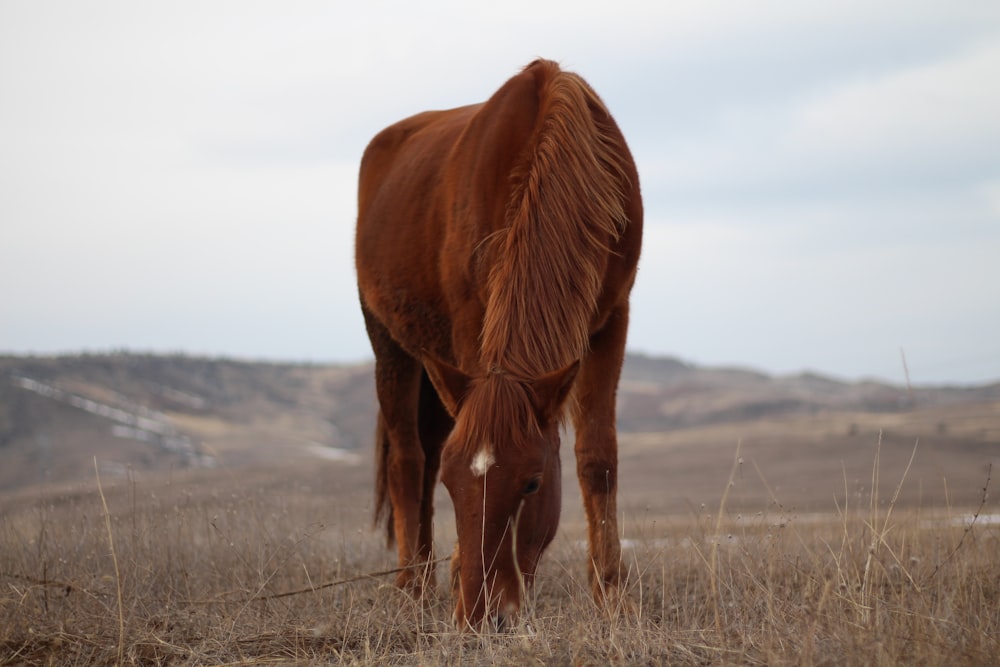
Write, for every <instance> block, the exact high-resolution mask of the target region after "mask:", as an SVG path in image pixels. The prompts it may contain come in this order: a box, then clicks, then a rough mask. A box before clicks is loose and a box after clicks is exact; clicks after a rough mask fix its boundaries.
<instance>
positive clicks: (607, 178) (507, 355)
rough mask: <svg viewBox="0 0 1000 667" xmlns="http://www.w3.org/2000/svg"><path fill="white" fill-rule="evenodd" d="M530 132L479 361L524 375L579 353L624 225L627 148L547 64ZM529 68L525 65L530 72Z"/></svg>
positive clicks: (579, 88)
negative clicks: (533, 127)
mask: <svg viewBox="0 0 1000 667" xmlns="http://www.w3.org/2000/svg"><path fill="white" fill-rule="evenodd" d="M535 65H539V66H541V67H542V68H545V69H546V70H547V71H546V72H545V73H544V76H545V78H544V80H542V81H541V83H540V84H539V85H540V88H539V96H540V103H539V108H540V112H539V119H538V121H537V124H536V128H535V134H534V135H533V137H532V138H531V139H530V140H529V142H528V146H529V147H528V148H527V149H526V150H525V151H523V153H522V160H521V161H520V162H519V163H518V164H515V165H514V167H513V169H512V170H511V173H510V182H511V197H510V200H509V202H508V205H507V208H506V211H507V212H506V220H505V223H506V234H505V236H502V237H499V238H495V239H494V240H493V241H492V242H493V243H497V244H498V246H497V250H498V252H497V253H496V258H497V259H496V261H495V263H494V265H493V267H492V269H491V271H490V275H489V288H488V294H489V296H488V301H487V304H486V313H485V316H484V320H483V330H482V339H481V351H482V357H483V360H484V361H485V362H486V363H488V364H491V365H492V364H496V365H500V366H503V367H505V368H508V369H512V370H514V371H516V372H519V373H522V374H525V375H529V376H530V375H538V374H539V373H542V372H546V371H550V370H553V369H556V368H560V367H563V366H565V365H566V364H568V363H570V362H571V361H572V360H574V359H578V358H580V357H581V356H583V354H584V353H585V352H586V350H587V345H588V338H589V333H590V332H589V327H590V322H591V319H592V317H593V315H594V312H595V311H596V308H597V300H598V298H599V296H600V292H601V287H602V281H603V278H604V273H605V270H606V267H607V264H608V259H609V256H610V255H611V253H612V252H613V247H614V244H615V243H616V242H617V241H618V239H619V238H620V237H621V234H622V233H623V232H624V229H625V225H626V222H627V216H626V213H625V195H624V193H623V188H624V187H625V186H626V184H627V182H628V177H627V175H626V168H625V160H626V159H627V149H624V147H623V144H622V142H621V139H620V137H619V135H618V134H617V132H616V131H615V129H614V126H613V123H612V122H611V121H610V116H608V114H607V111H606V110H605V108H604V106H603V103H602V102H601V101H600V99H599V98H598V97H597V95H596V93H594V92H593V90H591V89H590V87H589V86H588V85H587V84H586V83H585V82H584V81H583V80H582V79H581V78H580V77H578V76H576V75H575V74H571V73H567V72H561V71H559V70H558V68H557V66H556V65H555V64H554V63H546V62H542V63H540V64H539V63H535ZM529 67H531V66H529Z"/></svg>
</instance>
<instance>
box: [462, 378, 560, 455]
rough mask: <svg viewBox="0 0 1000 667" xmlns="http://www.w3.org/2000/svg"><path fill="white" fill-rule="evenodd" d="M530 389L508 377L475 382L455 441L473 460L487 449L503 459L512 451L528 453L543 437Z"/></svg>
mask: <svg viewBox="0 0 1000 667" xmlns="http://www.w3.org/2000/svg"><path fill="white" fill-rule="evenodd" d="M532 399H533V396H532V391H531V389H530V387H529V386H528V385H527V384H526V383H525V382H523V381H521V380H519V379H518V378H516V377H514V376H511V375H509V374H506V373H491V374H489V375H486V376H485V377H482V378H479V379H478V380H476V381H475V384H474V386H473V387H472V389H471V390H470V391H469V394H468V396H467V397H466V399H465V402H464V403H463V404H462V417H461V418H460V419H459V420H458V421H457V422H456V423H455V428H454V431H453V433H452V436H451V437H452V440H453V441H454V442H456V443H459V446H461V447H462V448H463V450H464V452H465V454H466V455H467V456H469V457H470V458H473V457H474V456H475V455H476V454H478V452H480V451H481V450H482V448H483V447H489V448H490V454H491V456H494V457H496V456H500V455H502V452H503V451H505V450H506V449H507V448H508V447H511V448H513V449H515V450H522V451H523V450H525V449H528V448H530V447H531V446H532V444H533V443H535V442H536V441H537V440H538V438H539V437H540V436H541V435H542V429H541V425H540V424H539V423H538V417H537V415H536V413H535V409H534V407H533V406H534V404H533V403H532Z"/></svg>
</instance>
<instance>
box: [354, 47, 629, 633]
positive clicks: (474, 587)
mask: <svg viewBox="0 0 1000 667" xmlns="http://www.w3.org/2000/svg"><path fill="white" fill-rule="evenodd" d="M358 190H359V193H358V229H357V238H356V248H355V250H356V261H357V272H358V286H359V291H360V296H361V307H362V311H363V313H364V317H365V324H366V327H367V330H368V336H369V338H370V339H371V343H372V348H373V350H374V352H375V386H376V393H377V396H378V401H379V407H380V410H379V415H378V423H377V428H376V466H377V469H376V510H375V520H376V523H378V521H379V520H380V519H381V518H383V517H384V518H385V519H386V524H387V530H388V542H389V544H390V545H391V543H392V541H393V539H395V541H396V543H397V548H398V550H399V551H398V553H399V564H400V566H401V567H403V568H406V569H403V570H402V571H400V572H399V574H398V576H397V581H396V583H397V584H398V585H399V586H401V587H403V588H407V589H409V590H411V591H412V592H413V593H414V594H415V595H417V596H418V597H419V596H420V595H422V594H423V592H424V589H425V588H427V587H433V586H434V576H433V571H432V570H433V568H432V566H431V564H430V562H431V561H432V560H433V558H434V553H433V528H432V518H433V514H434V508H433V500H434V489H435V486H436V484H437V479H438V473H439V472H440V477H441V480H442V482H443V483H444V485H445V486H446V487H447V489H448V492H449V493H450V494H451V499H452V501H453V504H454V507H455V522H456V528H457V532H458V542H457V544H456V546H455V551H454V555H453V557H452V564H451V583H452V592H453V594H454V599H455V618H456V622H458V623H459V625H460V626H462V627H473V628H476V627H479V626H480V625H481V624H482V622H483V620H484V619H486V618H489V619H491V620H492V622H493V623H495V624H496V626H497V627H500V628H502V627H503V626H504V625H505V624H506V623H509V622H510V621H511V620H512V619H513V618H514V617H516V615H517V613H518V611H519V610H520V608H521V605H522V604H523V603H524V601H525V600H524V597H525V593H526V591H527V590H528V588H529V587H530V584H531V581H532V579H533V577H534V574H535V568H536V566H537V565H538V561H539V558H540V557H541V555H542V552H543V551H544V550H545V548H546V547H547V546H548V544H549V542H550V541H551V540H552V538H553V536H554V534H555V532H556V527H557V525H558V523H559V510H560V503H561V489H560V480H561V473H560V460H559V427H560V424H561V421H562V419H563V416H564V413H568V414H569V415H571V417H572V422H573V426H574V431H575V434H576V447H575V450H576V461H577V474H578V477H579V482H580V488H581V490H582V492H583V502H584V505H585V509H586V515H587V523H588V527H589V535H588V537H589V543H590V548H589V563H588V571H589V577H590V582H591V586H592V589H593V593H594V596H595V599H596V600H597V601H598V602H599V603H602V602H603V601H605V599H606V596H608V595H609V594H611V593H613V592H615V591H616V590H617V588H618V586H619V579H620V572H619V570H620V568H621V552H620V545H619V542H618V535H617V520H616V509H615V508H616V494H617V488H618V476H617V470H618V442H617V435H616V425H615V419H616V417H615V395H616V391H617V385H618V377H619V374H620V371H621V365H622V359H623V355H624V348H625V337H626V330H627V328H628V307H629V306H628V301H629V292H630V291H631V288H632V283H633V282H634V280H635V272H636V264H637V262H638V259H639V247H640V241H641V236H642V203H641V199H640V195H639V177H638V174H637V173H636V168H635V164H634V162H633V160H632V156H631V154H630V152H629V149H628V147H627V145H626V144H625V139H624V137H623V136H622V134H621V131H620V130H619V129H618V126H617V125H616V123H615V121H614V120H613V119H612V118H611V115H610V114H609V113H608V111H607V109H606V108H605V106H604V104H603V103H602V102H601V100H600V98H599V97H598V96H597V94H596V93H595V92H594V91H593V90H592V89H591V88H590V87H589V86H588V85H587V83H586V82H584V80H583V79H581V78H580V77H579V76H577V75H575V74H572V73H569V72H564V71H561V70H560V68H559V66H558V65H557V64H555V63H553V62H550V61H546V60H536V61H535V62H533V63H531V64H530V65H528V66H527V67H526V68H525V69H524V70H522V71H521V72H520V73H519V74H517V75H516V76H514V77H513V78H511V79H510V80H509V81H507V82H506V83H505V84H504V85H503V86H502V87H501V88H500V89H499V90H498V91H497V92H496V93H495V94H494V95H493V96H492V97H491V98H490V99H489V100H488V101H486V102H485V103H482V104H476V105H472V106H465V107H460V108H457V109H451V110H447V111H429V112H425V113H421V114H418V115H416V116H412V117H410V118H407V119H405V120H402V121H400V122H398V123H396V124H395V125H392V126H390V127H388V128H387V129H385V130H383V131H382V132H380V133H379V134H378V135H377V136H376V137H375V138H374V139H373V140H372V141H371V143H370V144H369V145H368V148H367V149H366V150H365V153H364V157H363V158H362V161H361V172H360V180H359V187H358Z"/></svg>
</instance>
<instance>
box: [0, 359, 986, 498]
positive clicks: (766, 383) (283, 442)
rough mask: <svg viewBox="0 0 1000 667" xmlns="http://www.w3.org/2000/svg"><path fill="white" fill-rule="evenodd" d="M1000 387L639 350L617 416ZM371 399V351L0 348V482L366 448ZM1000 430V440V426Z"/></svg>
mask: <svg viewBox="0 0 1000 667" xmlns="http://www.w3.org/2000/svg"><path fill="white" fill-rule="evenodd" d="M997 401H1000V385H998V384H993V385H989V386H980V387H966V388H945V387H938V388H926V387H925V388H919V389H913V390H909V391H908V390H907V389H906V388H902V387H894V386H890V385H885V384H878V383H872V382H862V383H844V382H838V381H835V380H831V379H828V378H823V377H820V376H816V375H797V376H789V377H771V376H768V375H765V374H762V373H757V372H753V371H749V370H740V369H718V368H716V369H711V368H699V367H695V366H692V365H689V364H684V363H682V362H679V361H676V360H673V359H659V358H649V357H641V356H630V357H628V359H627V360H626V364H625V368H624V371H623V377H622V382H621V385H620V391H619V404H620V406H619V418H620V429H621V432H622V433H623V437H625V436H627V434H637V435H638V434H669V433H676V432H685V433H688V432H690V431H691V430H692V429H705V428H709V427H716V426H718V425H722V424H743V423H746V424H750V423H763V421H766V422H767V423H772V424H773V423H775V422H776V421H780V420H782V419H792V418H801V417H804V416H809V415H822V414H826V413H830V412H838V413H845V414H846V413H893V412H900V411H905V410H909V409H914V408H928V407H946V406H950V405H964V404H974V403H983V404H987V403H990V402H997ZM375 411H376V406H375V400H374V388H373V382H372V368H371V365H370V364H364V365H358V366H330V365H308V364H279V363H253V362H245V361H236V360H228V359H206V358H197V357H189V356H183V355H169V356H159V355H139V354H113V355H81V356H66V357H54V358H46V357H0V491H3V490H11V489H15V488H18V487H21V486H24V485H30V484H38V483H51V482H63V481H73V480H78V479H87V478H90V477H92V475H93V461H94V458H95V457H96V458H97V460H98V461H99V463H100V464H101V466H102V469H103V470H106V471H107V472H108V473H109V474H123V473H124V472H127V471H128V470H129V469H132V470H136V471H166V470H180V469H186V468H210V467H213V466H222V467H225V468H226V469H234V468H238V467H239V466H244V465H256V464H263V465H271V464H276V463H282V462H286V461H290V460H296V459H305V460H308V459H309V458H310V457H312V458H314V457H316V456H325V457H327V458H339V459H342V460H347V461H352V460H355V461H358V460H362V459H367V458H368V457H370V451H369V450H370V443H371V437H372V434H373V429H374V421H375ZM852 419H854V418H853V417H852ZM762 420H763V421H762ZM984 433H985V432H984ZM996 435H997V436H998V440H1000V429H998V430H997V431H996ZM980 436H981V437H982V438H987V439H989V438H992V437H993V435H992V432H991V433H986V434H985V435H984V434H980ZM980 436H976V438H980ZM685 437H687V436H685ZM976 441H977V442H978V440H976Z"/></svg>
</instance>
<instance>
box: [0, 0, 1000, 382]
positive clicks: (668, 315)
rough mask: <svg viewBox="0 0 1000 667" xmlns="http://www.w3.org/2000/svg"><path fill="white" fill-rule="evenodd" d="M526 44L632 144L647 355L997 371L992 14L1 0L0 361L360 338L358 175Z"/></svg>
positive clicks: (997, 189) (920, 371) (999, 130)
mask: <svg viewBox="0 0 1000 667" xmlns="http://www.w3.org/2000/svg"><path fill="white" fill-rule="evenodd" d="M536 56H544V57H547V58H551V59H554V60H558V61H560V62H561V63H562V64H563V66H564V67H565V68H567V69H571V70H574V71H577V72H579V73H580V74H582V75H583V76H584V77H585V78H586V79H588V81H590V83H591V84H592V85H593V86H594V88H595V89H596V90H597V91H598V93H599V94H600V95H601V96H602V97H603V98H604V100H605V102H606V103H607V104H608V106H609V107H610V109H611V110H612V112H613V113H614V115H615V116H616V118H617V119H618V121H619V124H620V125H621V126H622V129H623V131H624V132H625V135H626V137H627V138H628V140H629V143H630V145H631V147H632V150H633V152H634V153H635V156H636V159H637V162H638V164H639V171H640V176H641V179H642V186H643V193H644V197H645V202H646V215H647V225H646V238H645V245H644V256H643V261H642V264H641V269H640V277H639V281H638V283H637V285H636V288H635V292H634V297H633V312H634V315H633V324H632V330H631V337H630V348H631V349H632V350H634V351H640V352H646V353H651V354H664V355H667V354H669V355H675V356H679V357H681V358H682V359H685V360H688V361H692V362H696V363H701V364H739V365H744V366H750V367H755V368H759V369H762V370H765V371H768V372H774V373H788V372H797V371H800V370H803V369H811V370H816V371H819V372H822V373H827V374H831V375H834V376H837V377H842V378H859V377H879V378H885V379H889V380H892V381H902V380H903V371H902V363H901V361H900V350H901V349H903V350H905V353H906V358H907V362H908V363H909V368H910V372H911V376H912V379H913V381H914V382H917V383H930V382H957V383H968V382H982V381H987V380H995V379H1000V343H998V342H997V341H998V340H1000V85H998V84H997V82H998V81H1000V3H996V2H985V1H984V2H948V3H942V2H937V1H935V2H927V1H922V0H915V1H914V0H911V1H908V2H871V1H866V2H821V3H801V2H793V1H789V0H783V1H774V2H736V1H734V0H733V1H726V2H722V1H700V2H673V1H665V2H660V3H653V2H648V0H644V1H640V2H633V1H631V0H622V1H619V2H616V3H607V2H589V1H581V0H573V1H572V2H542V1H539V0H533V1H532V2H521V1H513V2H512V1H508V2H503V3H495V2H483V3H479V2H470V1H468V0H465V1H462V2H437V1H431V2H423V3H414V2H387V1H381V2H380V1H369V2H352V3H347V2H246V1H243V0H240V1H234V2H169V3H147V2H141V3H140V2H103V1H89V2H75V1H43V0H25V1H19V0H4V1H3V2H0V225H2V227H0V230H2V234H0V351H3V352H16V353H26V352H39V353H48V352H56V351H79V350H90V351H101V350H109V349H112V348H121V347H125V348H128V349H132V350H139V351H146V350H153V351H186V352H190V353H194V354H202V353H207V354H225V355H230V356H237V357H248V358H255V359H277V360H305V359H308V360H317V361H355V360H361V359H365V358H368V357H369V356H370V351H369V348H368V343H367V339H366V338H365V334H364V327H363V325H362V322H361V318H360V314H359V311H358V306H357V301H356V291H355V283H354V269H353V261H352V239H353V233H354V231H353V230H354V219H355V201H354V190H355V185H356V172H357V164H358V160H359V158H360V155H361V152H362V150H363V149H364V146H365V144H366V143H367V141H368V140H369V139H370V138H371V136H372V135H374V134H375V133H376V132H377V131H378V130H380V129H381V128H382V127H384V126H385V125H387V124H389V123H391V122H393V121H395V120H398V119H399V118H401V117H403V116H406V115H409V114H411V113H415V112H417V111H422V110H425V109H429V108H446V107H451V106H457V105H461V104H466V103H470V102H477V101H481V100H483V99H485V98H486V97H487V96H488V95H490V94H491V93H492V92H493V91H494V90H495V89H496V88H497V87H499V86H500V85H501V84H502V83H503V82H504V81H505V80H506V79H507V78H508V77H510V76H511V75H513V74H514V73H515V72H516V71H517V70H518V69H519V68H520V67H522V66H523V65H525V64H527V63H528V62H529V61H530V60H532V59H533V58H534V57H536Z"/></svg>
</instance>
